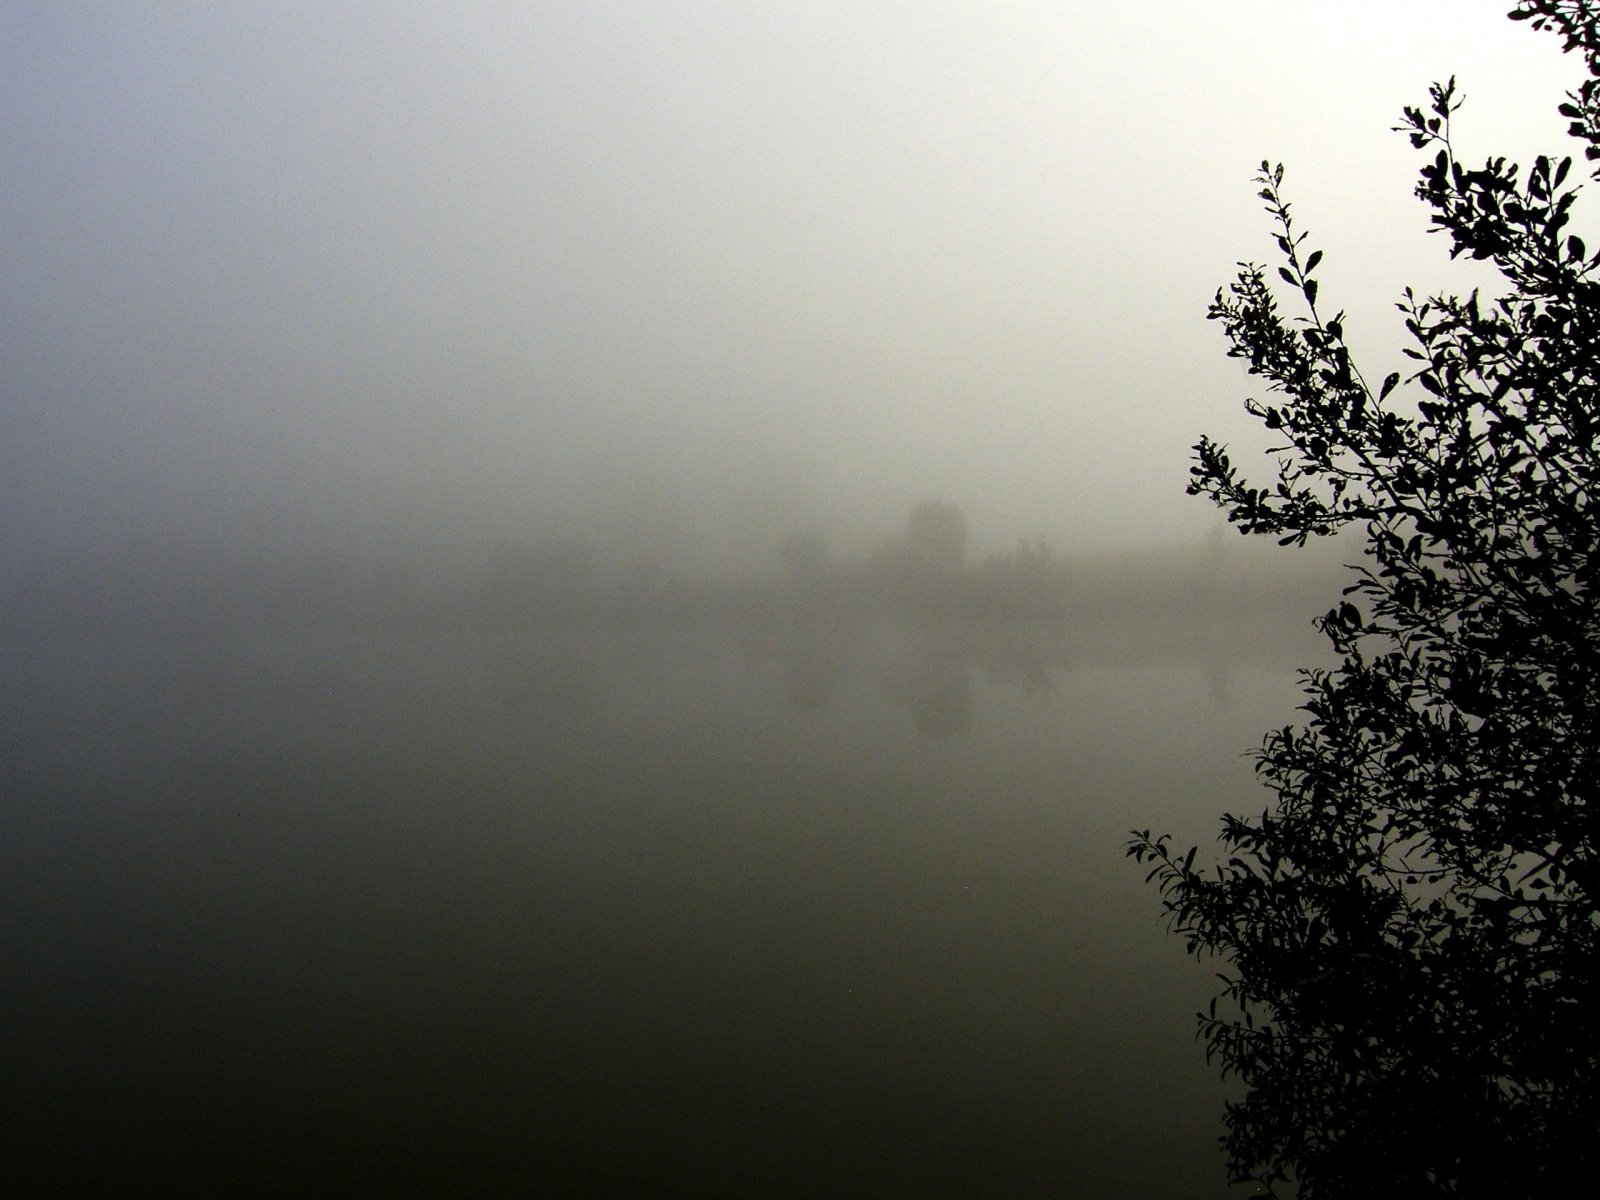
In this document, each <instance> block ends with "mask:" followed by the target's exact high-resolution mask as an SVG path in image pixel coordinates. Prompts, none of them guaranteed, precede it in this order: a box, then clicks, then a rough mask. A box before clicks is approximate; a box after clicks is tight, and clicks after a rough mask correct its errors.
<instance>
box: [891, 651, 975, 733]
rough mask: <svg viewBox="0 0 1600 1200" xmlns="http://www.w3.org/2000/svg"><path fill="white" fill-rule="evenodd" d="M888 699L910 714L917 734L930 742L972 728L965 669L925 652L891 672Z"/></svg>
mask: <svg viewBox="0 0 1600 1200" xmlns="http://www.w3.org/2000/svg"><path fill="white" fill-rule="evenodd" d="M889 695H890V697H891V698H892V699H894V700H897V701H899V702H900V703H903V704H905V705H906V706H907V707H908V708H909V709H910V710H911V720H912V721H913V722H914V723H915V724H916V727H917V732H918V733H919V734H921V735H922V736H923V737H925V738H928V739H929V740H931V741H944V740H945V739H947V738H953V737H955V736H957V735H958V734H961V733H965V732H966V730H967V728H968V726H970V725H971V724H972V686H971V682H970V681H969V680H968V678H967V670H966V668H965V667H964V666H962V665H961V663H960V662H959V661H956V660H954V659H950V658H946V657H944V656H943V655H939V654H932V653H928V652H927V651H926V649H924V650H923V651H922V652H920V653H918V654H917V655H916V657H914V658H913V659H911V660H910V661H909V662H906V663H902V664H899V665H898V666H897V667H896V668H895V669H894V670H893V671H892V674H891V677H890V680H889Z"/></svg>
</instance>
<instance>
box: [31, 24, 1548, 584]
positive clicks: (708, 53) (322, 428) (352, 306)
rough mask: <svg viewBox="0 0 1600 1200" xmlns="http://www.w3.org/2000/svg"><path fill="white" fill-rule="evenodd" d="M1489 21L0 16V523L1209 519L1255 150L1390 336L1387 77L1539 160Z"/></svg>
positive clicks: (1344, 283) (1336, 299) (1391, 98)
mask: <svg viewBox="0 0 1600 1200" xmlns="http://www.w3.org/2000/svg"><path fill="white" fill-rule="evenodd" d="M1506 7H1507V5H1506V4H1505V3H1504V0H1495V2H1487V0H1485V2H1470V3H1469V2H1466V0H1426V2H1423V0H1408V2H1406V3H1402V4H1388V3H1386V4H1377V3H1370V4H1369V3H1342V4H1331V3H1328V4H1324V3H1309V4H1269V3H1262V2H1256V0H1221V2H1215V3H1207V4H1203V5H1200V4H1193V3H1190V2H1188V0H1161V2H1147V3H1131V2H1130V3H1124V4H1118V5H1109V4H1086V3H1076V2H1074V0H1026V2H1019V3H1002V2H998V0H997V2H994V3H983V4H975V3H971V2H970V0H961V2H947V3H939V2H931V0H919V2H918V3H893V4H891V3H860V2H859V0H851V2H849V3H835V2H831V0H808V2H807V3H803V4H802V3H795V4H788V3H735V2H729V3H708V2H693V3H672V4H667V3H646V2H643V0H628V2H620V3H581V4H579V3H572V4H547V3H517V4H509V3H508V4H498V5H496V4H484V3H478V4H466V5H457V4H449V5H446V4H397V3H389V2H385V3H363V4H337V5H326V4H290V3H279V2H273V3H253V4H252V3H231V4H226V5H219V4H206V3H188V4H184V3H173V4H159V5H158V4H138V3H128V4H98V3H81V4H80V3H65V2H62V0H47V2H38V3H18V2H7V3H0V110H3V111H4V112H5V113H6V120H5V122H4V123H3V124H0V178H3V181H4V182H3V185H0V263H3V266H4V270H3V279H4V285H5V286H4V288H3V289H0V308H3V311H0V549H4V551H5V557H6V560H7V561H8V562H10V563H12V564H15V563H17V562H22V561H34V560H36V559H37V557H38V556H39V555H41V554H44V555H54V554H59V553H63V552H70V551H71V550H73V549H75V548H83V547H101V546H105V545H111V544H115V543H117V542H118V541H119V540H122V539H126V538H129V537H133V536H135V535H138V534H141V533H144V534H148V533H152V532H159V533H168V534H171V533H178V534H182V535H185V536H190V535H192V536H196V537H199V538H202V539H211V540H223V541H228V540H240V541H243V542H245V543H247V544H248V543H254V542H257V541H259V542H261V543H263V544H269V543H270V544H275V545H301V544H304V545H314V546H335V547H343V548H346V549H349V550H352V552H353V551H355V550H356V549H359V548H371V547H384V546H402V545H408V544H415V545H417V546H423V547H438V546H448V545H450V544H452V543H453V542H455V541H458V540H460V539H463V538H466V537H468V536H478V535H479V534H483V535H486V536H487V535H498V534H502V533H504V532H505V531H508V530H518V529H527V528H536V529H541V530H543V529H550V530H553V531H556V532H575V533H579V534H583V535H588V536H594V537H596V538H598V539H600V540H601V541H602V542H609V543H610V544H618V543H627V542H629V541H630V540H632V541H635V542H639V543H641V544H647V545H648V544H657V545H661V546H673V547H676V548H677V549H678V550H681V551H682V552H683V553H686V554H694V553H698V554H704V555H721V554H724V553H730V552H741V553H749V552H756V551H759V550H760V548H762V547H770V546H771V545H773V544H775V541H776V539H777V538H778V537H779V536H781V535H782V533H784V532H786V531H788V530H790V529H794V528H818V529H824V530H829V531H832V532H833V533H834V534H835V535H836V536H837V537H839V538H841V539H844V540H846V541H848V539H849V538H850V537H852V536H858V537H861V538H869V537H872V536H876V535H877V534H878V533H881V532H883V531H885V530H886V529H887V528H888V527H890V526H891V525H893V524H894V523H896V522H898V521H899V520H900V519H901V518H902V516H903V514H904V513H905V511H906V510H907V509H908V508H909V507H910V505H911V504H913V503H915V502H916V501H919V500H923V499H930V498H935V499H942V500H947V501H949V502H951V503H954V504H957V505H958V506H960V507H961V508H962V509H963V510H964V511H965V513H966V514H967V516H968V518H969V521H970V523H971V527H972V530H973V542H974V546H975V548H976V549H978V550H979V551H981V550H982V549H983V548H984V547H985V546H987V545H991V544H995V545H1009V544H1010V543H1011V542H1012V541H1013V540H1014V539H1015V538H1018V537H1025V536H1026V537H1031V536H1033V535H1035V534H1041V533H1042V534H1045V535H1047V536H1048V537H1050V538H1051V539H1053V540H1054V542H1055V543H1056V544H1057V545H1061V546H1065V547H1067V548H1069V549H1070V548H1077V547H1081V548H1103V547H1106V546H1111V545H1118V544H1127V543H1136V544H1151V543H1154V542H1159V541H1163V540H1173V539H1186V538H1190V537H1195V536H1199V535H1201V534H1202V533H1203V532H1204V531H1205V530H1206V529H1207V528H1208V527H1209V526H1210V525H1211V524H1213V523H1214V522H1215V520H1216V518H1215V515H1214V514H1213V513H1212V512H1211V511H1210V510H1209V509H1208V508H1207V506H1205V505H1204V504H1203V503H1201V502H1199V501H1196V500H1188V499H1185V497H1184V496H1183V485H1184V482H1185V478H1186V473H1187V459H1188V447H1189V446H1190V445H1191V444H1192V442H1193V441H1194V440H1195V439H1196V437H1197V436H1198V435H1199V434H1200V433H1201V432H1212V433H1216V434H1221V435H1223V436H1227V437H1232V438H1235V439H1236V440H1237V441H1238V442H1239V444H1241V445H1258V444H1260V442H1259V439H1257V438H1255V437H1254V435H1253V434H1250V433H1248V432H1246V427H1245V425H1244V418H1243V417H1242V416H1241V415H1240V412H1239V402H1240V400H1241V399H1242V398H1243V396H1245V395H1246V394H1248V392H1249V388H1248V386H1247V384H1246V381H1245V379H1244V377H1243V374H1242V372H1241V371H1240V370H1239V368H1238V367H1237V365H1236V364H1234V363H1232V362H1229V361H1228V360H1226V359H1225V358H1224V357H1223V355H1222V343H1221V339H1220V336H1219V333H1218V331H1217V330H1216V329H1215V328H1214V327H1212V326H1210V325H1208V324H1207V323H1206V322H1205V321H1204V319H1203V316H1204V311H1205V307H1206V304H1207V303H1208V301H1209V300H1210V297H1211V295H1212V293H1213V291H1214V290H1215V288H1216V287H1217V286H1218V285H1219V284H1221V283H1224V282H1226V280H1227V279H1228V278H1229V277H1230V276H1231V273H1232V271H1233V269H1234V264H1235V262H1236V261H1238V260H1239V259H1245V258H1254V259H1268V258H1270V257H1271V255H1272V253H1273V251H1272V244H1271V239H1270V232H1269V230H1268V228H1267V224H1266V219H1265V217H1264V215H1263V214H1262V213H1261V212H1260V203H1259V201H1258V200H1256V198H1255V195H1254V193H1255V188H1254V186H1253V185H1252V183H1251V175H1252V173H1253V170H1254V168H1255V165H1256V164H1257V163H1258V162H1259V161H1260V160H1261V159H1262V158H1264V157H1269V158H1272V159H1274V160H1279V159H1281V160H1283V161H1285V162H1286V163H1287V164H1288V169H1289V175H1288V185H1289V191H1290V195H1291V198H1292V199H1293V201H1294V203H1295V210H1296V213H1297V215H1298V216H1299V218H1300V219H1301V221H1302V222H1303V223H1304V225H1305V227H1306V228H1308V229H1309V230H1310V231H1311V234H1312V238H1313V239H1314V244H1315V245H1317V246H1320V247H1322V248H1323V249H1325V250H1326V252H1327V260H1326V263H1325V265H1324V267H1323V268H1322V271H1321V276H1322V279H1323V294H1324V296H1326V297H1328V298H1329V299H1330V300H1331V302H1332V304H1333V305H1334V306H1335V307H1345V308H1348V309H1349V310H1350V311H1351V319H1350V320H1349V321H1348V322H1347V326H1348V328H1349V329H1350V332H1351V336H1352V338H1353V340H1354V342H1355V344H1356V346H1357V348H1358V350H1359V349H1363V348H1366V349H1369V350H1370V351H1371V353H1372V354H1374V355H1375V356H1376V357H1377V361H1378V365H1377V367H1376V368H1375V369H1369V372H1368V373H1369V374H1375V373H1377V374H1381V373H1384V372H1387V371H1388V370H1390V369H1394V368H1398V367H1402V366H1404V362H1403V360H1400V359H1398V358H1397V357H1395V349H1396V347H1397V346H1398V344H1399V338H1398V324H1399V317H1398V315H1397V314H1395V312H1394V310H1393V308H1392V302H1393V301H1394V300H1395V299H1397V298H1398V294H1399V292H1400V290H1401V288H1402V287H1403V286H1404V285H1405V284H1407V283H1415V284H1418V285H1419V286H1422V287H1434V286H1438V285H1440V284H1448V283H1450V282H1451V281H1452V279H1454V278H1456V277H1455V276H1453V275H1452V274H1451V273H1450V271H1449V270H1448V269H1446V267H1445V265H1444V263H1445V257H1444V251H1445V248H1444V246H1443V244H1442V243H1441V241H1440V240H1439V239H1437V238H1429V237H1428V236H1426V235H1425V233H1424V229H1425V224H1426V217H1425V213H1424V212H1423V210H1422V209H1421V207H1420V206H1419V205H1418V204H1416V203H1415V202H1413V201H1412V200H1411V199H1410V198H1409V193H1410V189H1411V186H1412V184H1413V182H1414V177H1415V176H1414V172H1415V168H1416V166H1417V165H1418V163H1417V156H1416V154H1415V152H1414V151H1412V150H1411V149H1410V148H1409V147H1408V146H1407V144H1406V142H1405V139H1404V138H1403V137H1401V136H1400V135H1398V134H1394V133H1391V132H1389V130H1390V128H1391V126H1393V125H1394V124H1395V121H1396V118H1397V116H1398V113H1399V110H1400V108H1401V106H1402V105H1404V104H1409V103H1420V102H1421V101H1423V100H1424V99H1425V97H1426V88H1427V84H1428V82H1429V81H1430V80H1432V79H1435V78H1442V77H1444V76H1447V75H1449V74H1451V73H1454V74H1456V75H1458V76H1459V77H1460V79H1461V82H1462V88H1463V90H1464V92H1465V93H1466V95H1467V97H1468V106H1467V108H1466V109H1465V111H1464V112H1463V113H1462V115H1461V117H1460V118H1459V119H1458V125H1457V134H1458V145H1459V147H1460V149H1461V150H1462V152H1463V155H1464V157H1466V158H1468V159H1473V158H1480V157H1482V156H1483V155H1484V154H1487V153H1490V152H1493V153H1506V154H1509V155H1512V156H1516V157H1521V158H1523V159H1524V160H1526V159H1527V158H1530V157H1531V156H1532V155H1533V154H1534V153H1536V152H1538V151H1540V150H1549V151H1555V152H1564V151H1565V149H1566V147H1565V145H1564V141H1565V139H1564V138H1563V137H1562V130H1563V128H1564V124H1565V123H1564V122H1563V121H1562V119H1561V118H1560V117H1558V116H1557V115H1556V114H1555V111H1554V109H1555V105H1556V104H1557V103H1558V102H1559V100H1560V93H1561V92H1562V91H1563V90H1564V89H1565V88H1566V87H1568V86H1571V85H1572V83H1573V82H1575V80H1576V77H1577V76H1576V70H1575V65H1574V64H1571V63H1567V62H1564V61H1562V60H1561V58H1560V56H1559V54H1558V44H1557V42H1556V41H1555V39H1554V38H1551V37H1549V36H1548V35H1543V36H1540V35H1535V34H1533V33H1531V32H1529V31H1528V30H1527V29H1526V28H1525V27H1522V26H1517V25H1513V24H1512V23H1510V22H1508V21H1507V20H1506V19H1505V17H1504V10H1505V8H1506Z"/></svg>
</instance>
